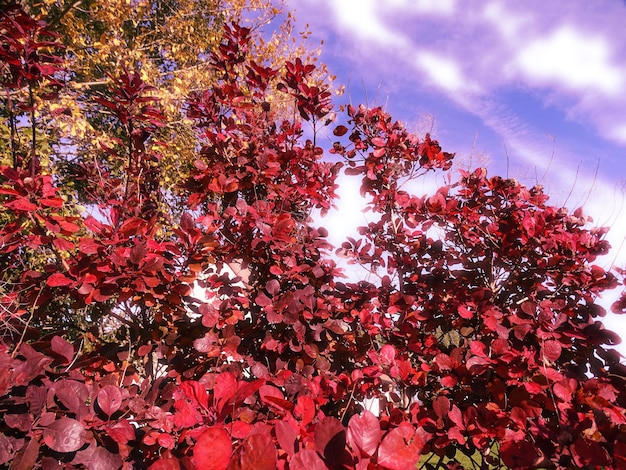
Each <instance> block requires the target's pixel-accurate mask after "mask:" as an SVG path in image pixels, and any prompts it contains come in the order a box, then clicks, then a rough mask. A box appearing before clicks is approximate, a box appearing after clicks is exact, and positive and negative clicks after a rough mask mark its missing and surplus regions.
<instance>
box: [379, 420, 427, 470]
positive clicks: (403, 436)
mask: <svg viewBox="0 0 626 470" xmlns="http://www.w3.org/2000/svg"><path fill="white" fill-rule="evenodd" d="M414 436H415V431H414V429H413V426H411V425H410V424H409V423H402V424H400V426H398V427H397V428H395V429H392V430H391V431H389V433H388V434H387V435H386V436H385V437H384V439H383V442H382V443H381V444H380V448H379V449H378V464H379V465H382V466H383V467H385V468H389V469H391V470H406V469H408V468H413V467H414V466H415V464H416V463H417V462H418V460H419V458H420V452H421V451H422V448H423V447H424V442H423V441H422V438H421V437H420V436H415V437H414ZM412 438H413V439H412Z"/></svg>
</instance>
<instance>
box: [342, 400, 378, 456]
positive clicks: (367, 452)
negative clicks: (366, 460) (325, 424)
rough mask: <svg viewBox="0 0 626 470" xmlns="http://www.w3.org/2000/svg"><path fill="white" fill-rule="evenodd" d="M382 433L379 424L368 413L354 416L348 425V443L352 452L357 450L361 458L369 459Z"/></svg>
mask: <svg viewBox="0 0 626 470" xmlns="http://www.w3.org/2000/svg"><path fill="white" fill-rule="evenodd" d="M381 436H382V432H381V430H380V422H379V421H378V418H377V417H376V416H374V415H373V414H372V413H371V412H370V411H368V410H365V411H363V413H361V415H354V416H352V418H350V422H349V423H348V442H349V443H350V446H351V447H352V449H353V450H357V449H358V450H359V451H360V453H361V457H371V456H372V455H374V454H375V453H376V449H377V448H378V444H379V442H380V438H381Z"/></svg>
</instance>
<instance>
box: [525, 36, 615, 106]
mask: <svg viewBox="0 0 626 470" xmlns="http://www.w3.org/2000/svg"><path fill="white" fill-rule="evenodd" d="M610 56H611V54H610V48H609V45H608V43H607V41H606V40H604V39H603V38H601V37H599V36H595V37H590V36H588V35H585V34H584V33H581V32H580V31H577V30H576V29H574V28H573V27H571V26H561V27H560V28H558V29H557V30H556V31H554V32H553V33H552V34H550V35H549V36H546V37H543V38H537V39H535V40H533V41H531V42H530V43H529V44H528V45H527V46H526V47H524V48H522V49H521V50H520V51H519V53H518V55H517V57H516V59H515V62H514V65H515V66H516V67H517V68H518V69H519V70H520V71H521V72H522V73H523V74H524V75H525V76H526V78H527V79H529V80H530V81H534V82H536V83H538V84H541V85H555V86H564V87H566V88H568V89H570V90H573V91H596V92H600V93H603V94H607V95H614V94H617V93H618V92H619V91H620V89H621V88H622V84H623V75H622V72H621V71H620V69H619V68H618V67H616V66H615V65H613V64H612V63H611V57H610Z"/></svg>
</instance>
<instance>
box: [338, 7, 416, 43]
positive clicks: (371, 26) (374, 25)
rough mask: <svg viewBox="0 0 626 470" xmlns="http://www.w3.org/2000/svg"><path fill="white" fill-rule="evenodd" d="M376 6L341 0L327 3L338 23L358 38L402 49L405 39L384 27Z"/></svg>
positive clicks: (395, 31)
mask: <svg viewBox="0 0 626 470" xmlns="http://www.w3.org/2000/svg"><path fill="white" fill-rule="evenodd" d="M377 5H378V2H376V1H375V0H341V1H334V2H330V3H329V6H330V8H332V9H333V10H334V17H335V19H336V20H337V21H338V23H339V24H340V25H341V26H342V27H345V28H348V29H349V30H350V31H352V32H353V33H355V34H356V35H357V36H358V37H359V38H361V39H363V40H367V41H374V42H376V43H378V44H380V45H384V46H390V47H402V46H403V45H404V44H405V43H406V39H405V38H404V36H403V35H402V34H399V33H398V31H397V30H395V29H393V28H390V27H388V26H387V25H385V23H384V22H383V21H382V15H381V13H380V11H379V10H378V8H377Z"/></svg>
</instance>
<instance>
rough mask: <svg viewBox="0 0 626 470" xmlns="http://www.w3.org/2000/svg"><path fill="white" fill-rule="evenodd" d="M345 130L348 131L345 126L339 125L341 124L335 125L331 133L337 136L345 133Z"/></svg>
mask: <svg viewBox="0 0 626 470" xmlns="http://www.w3.org/2000/svg"><path fill="white" fill-rule="evenodd" d="M347 132H348V128H347V127H346V126H341V125H340V126H337V127H335V129H334V130H333V134H335V135H336V136H337V137H341V136H343V135H346V133H347Z"/></svg>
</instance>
